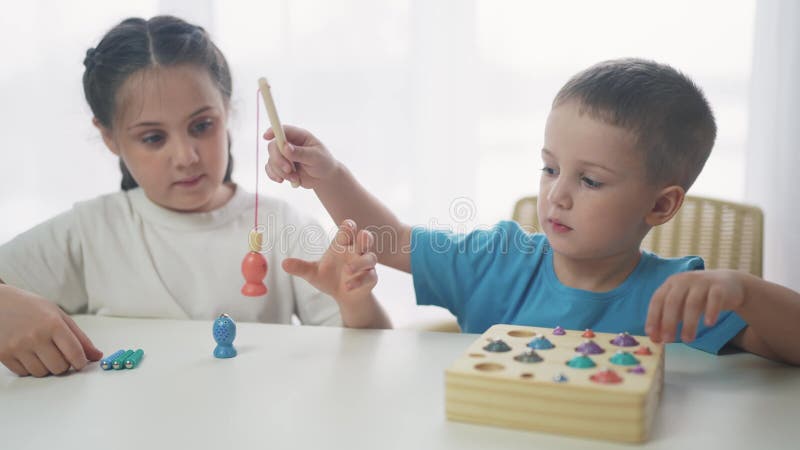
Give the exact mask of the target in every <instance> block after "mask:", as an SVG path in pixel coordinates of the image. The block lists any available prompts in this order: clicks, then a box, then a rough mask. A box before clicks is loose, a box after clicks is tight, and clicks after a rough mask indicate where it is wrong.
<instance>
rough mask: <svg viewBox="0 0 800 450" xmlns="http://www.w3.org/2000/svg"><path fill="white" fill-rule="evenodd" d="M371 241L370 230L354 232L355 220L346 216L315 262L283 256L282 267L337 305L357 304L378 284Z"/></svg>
mask: <svg viewBox="0 0 800 450" xmlns="http://www.w3.org/2000/svg"><path fill="white" fill-rule="evenodd" d="M374 244H375V238H374V237H373V236H372V234H371V233H370V232H368V231H366V230H361V231H358V229H357V227H356V223H355V222H354V221H352V220H349V219H348V220H345V221H344V222H342V224H341V225H340V226H339V231H338V232H337V233H336V238H334V240H333V242H332V243H331V245H330V246H329V247H328V250H327V251H326V252H325V254H324V255H322V258H321V259H320V260H319V261H304V260H302V259H297V258H286V259H284V260H283V264H282V265H283V270H285V271H286V272H287V273H289V274H291V275H296V276H299V277H302V278H303V279H305V280H306V281H308V282H309V283H311V285H312V286H314V287H315V288H317V289H319V290H320V291H322V292H324V293H326V294H328V295H330V296H331V297H333V298H334V299H335V300H336V301H337V302H338V303H339V304H340V306H344V307H351V306H353V307H357V304H358V303H360V302H362V301H368V299H370V298H371V296H370V294H371V293H372V288H374V287H375V285H376V284H377V283H378V275H377V274H376V273H375V264H376V263H377V262H378V257H377V256H376V255H375V253H373V252H372V251H371V249H372V247H373V245H374Z"/></svg>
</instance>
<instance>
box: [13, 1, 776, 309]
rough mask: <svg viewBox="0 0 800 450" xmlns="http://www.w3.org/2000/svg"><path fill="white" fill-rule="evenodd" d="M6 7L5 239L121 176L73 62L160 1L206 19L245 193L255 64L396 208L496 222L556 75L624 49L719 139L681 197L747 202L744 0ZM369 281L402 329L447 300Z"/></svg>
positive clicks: (385, 274)
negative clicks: (651, 66) (655, 66)
mask: <svg viewBox="0 0 800 450" xmlns="http://www.w3.org/2000/svg"><path fill="white" fill-rule="evenodd" d="M5 3H6V4H8V3H13V7H12V6H6V7H4V8H3V11H4V12H10V11H12V10H13V14H11V13H9V14H0V42H3V43H4V46H3V49H4V56H3V57H4V59H3V61H4V64H3V67H2V70H0V100H1V101H0V127H2V131H3V133H2V135H3V137H4V140H3V142H2V144H0V242H5V241H6V240H8V239H11V238H12V237H13V236H14V235H16V234H17V233H19V232H21V231H23V230H25V229H28V228H30V227H31V226H33V225H35V224H36V223H38V222H41V221H43V220H45V219H47V218H49V217H52V216H53V215H55V214H57V213H58V212H60V211H63V210H65V209H67V208H69V207H71V206H72V204H73V203H74V202H76V201H79V200H82V199H86V198H91V197H94V196H97V195H101V194H103V193H106V192H110V191H114V190H117V189H118V188H119V177H120V175H119V169H118V168H117V167H116V160H115V158H114V157H113V155H111V154H110V153H109V152H108V151H107V150H106V149H105V148H104V147H103V144H102V141H101V140H100V138H99V136H98V134H97V132H96V131H95V130H94V129H93V128H92V126H91V124H90V120H91V117H90V115H91V114H90V112H89V109H88V107H87V106H86V104H85V101H84V99H83V93H82V91H81V74H82V70H83V67H82V65H81V61H82V60H83V55H84V53H85V51H86V49H87V48H88V47H90V46H94V45H96V43H97V40H98V39H99V38H100V37H101V36H102V35H103V33H104V32H105V31H107V30H108V29H109V28H110V27H111V26H113V25H114V24H116V23H117V22H119V21H120V20H122V19H123V18H125V17H128V16H132V15H133V16H142V17H150V16H152V15H155V14H163V13H170V14H176V15H178V16H181V17H183V18H186V19H187V20H189V21H191V22H194V23H197V24H200V25H202V26H203V27H205V28H206V29H207V30H208V31H209V32H210V33H211V35H212V37H213V38H214V40H215V42H216V43H217V44H218V45H219V47H220V48H221V49H222V51H223V52H224V53H225V55H226V57H227V59H228V61H229V63H230V65H231V69H232V71H233V77H234V98H233V105H232V106H233V117H232V121H231V123H230V130H231V134H232V136H233V144H234V145H233V152H234V159H235V162H236V164H235V170H234V174H233V176H234V180H236V181H237V182H239V183H241V185H242V186H243V187H244V188H245V189H248V190H252V189H253V187H254V182H255V172H256V170H260V168H261V166H263V163H264V160H263V157H262V160H261V163H260V165H259V166H256V164H255V160H254V139H255V124H254V121H255V105H256V97H255V93H256V83H255V80H256V79H257V78H258V77H259V76H267V77H269V79H270V82H271V83H272V85H273V94H274V96H275V100H276V103H277V107H278V110H279V112H280V115H281V118H282V120H283V121H284V122H285V123H291V124H297V125H301V126H304V127H307V128H309V129H310V130H312V131H314V132H315V133H316V134H317V135H318V136H319V137H320V138H321V139H323V141H324V142H325V143H326V144H327V145H328V146H329V148H330V149H331V150H332V151H333V152H334V154H335V155H336V156H337V157H339V158H340V159H342V160H343V161H345V162H346V163H347V164H348V165H349V166H350V167H351V169H352V170H353V172H354V173H356V175H357V176H358V177H359V179H360V180H361V181H362V182H363V183H364V184H365V185H366V186H367V187H368V188H369V189H370V190H372V191H373V192H374V193H375V194H376V195H377V196H378V197H379V198H381V199H382V200H383V201H384V202H385V203H386V204H387V205H389V207H390V208H392V209H393V210H394V211H395V212H396V213H397V214H398V216H399V217H401V218H403V219H404V220H406V221H408V222H409V223H412V224H421V225H426V226H431V227H440V226H448V227H451V228H454V229H456V230H460V231H467V230H469V229H471V228H472V227H475V226H489V225H491V224H493V223H495V222H496V221H498V220H500V219H503V218H508V217H509V216H510V214H511V208H512V206H513V204H514V201H515V200H516V199H518V198H519V197H522V196H525V195H530V194H535V193H536V192H537V189H538V178H539V169H540V168H541V166H540V159H539V151H540V148H541V143H542V134H543V129H544V123H545V119H546V116H547V113H548V111H549V106H550V102H551V101H552V98H553V96H554V95H555V93H556V91H557V90H558V89H559V87H560V86H561V85H562V84H563V83H564V82H565V81H566V80H567V79H568V78H569V77H570V76H571V75H573V74H574V73H575V72H577V71H579V70H581V69H583V68H585V67H587V66H589V65H590V64H593V63H595V62H598V61H601V60H604V59H609V58H616V57H622V56H637V57H645V58H650V59H655V60H657V61H661V62H665V63H668V64H671V65H673V66H675V67H677V68H679V69H681V70H682V71H684V72H685V73H687V74H689V75H690V76H691V77H692V78H693V79H695V81H697V83H698V84H699V85H700V86H702V87H703V89H704V90H705V92H706V94H707V96H708V97H709V100H710V102H711V104H712V105H713V107H714V110H715V114H716V117H717V120H718V125H719V135H718V140H717V145H716V146H715V149H714V151H713V152H712V155H711V158H710V159H709V161H708V164H707V165H706V168H705V169H704V171H703V174H701V176H700V177H699V178H698V180H697V183H696V184H695V186H694V187H693V188H692V193H695V194H699V195H709V196H715V197H721V198H726V199H731V200H737V201H741V200H743V199H744V190H745V188H744V182H743V181H742V180H743V179H744V161H745V158H744V148H745V143H746V130H747V123H748V117H747V92H748V85H749V76H750V64H751V53H750V52H751V46H752V43H753V40H752V28H753V22H754V21H753V14H754V10H755V6H754V2H753V1H752V0H747V1H738V2H729V1H727V0H708V1H703V2H697V1H693V0H658V1H656V0H652V1H640V0H617V1H614V2H597V1H593V0H585V1H580V0H565V1H559V2H538V1H529V0H380V1H375V0H259V1H236V0H226V1H218V0H200V1H191V0H149V1H141V2H140V1H137V2H108V1H105V0H80V1H78V0H76V1H75V2H60V1H57V0H38V1H37V0H28V1H21V0H20V1H14V2H5ZM786 117H787V119H788V117H790V116H788V115H787V116H786ZM262 118H264V116H263V115H262ZM265 125H266V123H265V122H262V126H265ZM260 180H261V185H260V190H261V192H262V193H266V194H268V195H274V196H278V197H281V198H284V199H287V200H288V201H290V202H292V203H294V204H295V205H297V206H298V207H300V208H302V209H305V210H307V211H308V212H309V213H311V214H312V215H315V216H316V217H318V218H319V219H320V220H322V221H323V223H326V224H328V225H332V224H330V223H329V222H326V221H328V220H329V219H328V218H327V215H326V213H325V211H324V209H323V208H322V207H321V206H320V205H319V202H318V201H317V200H316V198H315V196H314V195H313V193H311V192H308V191H304V190H303V191H301V190H293V189H291V188H290V187H289V186H288V185H287V184H284V185H281V186H278V185H275V184H274V183H271V182H268V181H267V180H266V177H264V176H263V175H262V177H261V178H260ZM768 236H769V234H768ZM379 275H380V283H379V284H378V288H377V292H378V295H379V296H380V297H381V298H383V299H384V300H385V301H386V303H387V304H388V305H389V307H390V309H391V311H390V312H391V314H392V316H393V319H395V320H396V322H397V323H398V324H399V325H402V324H404V323H407V322H413V321H418V320H420V318H421V315H422V317H424V316H425V315H426V314H430V315H433V316H434V317H436V315H438V314H440V311H438V310H437V311H436V312H434V313H428V312H427V311H424V310H423V312H420V310H419V309H418V308H416V307H415V306H414V303H413V298H414V297H413V295H414V294H413V289H412V285H411V280H410V278H409V277H408V276H406V275H403V274H398V273H395V272H393V271H391V270H389V269H383V268H381V269H380V270H379Z"/></svg>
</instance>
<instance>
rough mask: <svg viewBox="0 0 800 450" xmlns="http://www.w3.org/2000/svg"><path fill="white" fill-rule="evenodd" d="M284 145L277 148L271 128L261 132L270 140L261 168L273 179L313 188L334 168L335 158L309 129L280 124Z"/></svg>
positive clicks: (332, 171)
mask: <svg viewBox="0 0 800 450" xmlns="http://www.w3.org/2000/svg"><path fill="white" fill-rule="evenodd" d="M283 131H284V134H286V145H285V146H284V148H282V149H279V148H278V141H277V140H276V139H275V133H274V132H273V131H272V128H270V129H269V130H267V132H266V133H264V139H267V140H272V142H270V143H269V145H268V146H267V149H268V151H269V160H268V161H267V165H266V166H265V167H264V169H265V170H266V172H267V176H268V177H269V178H270V179H271V180H272V181H275V182H277V183H283V180H289V181H290V182H292V183H296V184H299V185H300V186H303V187H304V188H306V189H315V188H316V187H317V186H319V184H320V183H321V182H323V181H325V180H327V179H328V178H329V177H330V176H332V175H333V174H334V172H335V171H336V167H337V165H338V162H337V161H336V159H334V157H333V155H331V153H330V152H329V151H328V149H327V148H325V145H324V144H323V143H322V142H320V141H319V139H317V138H316V137H314V135H313V134H311V133H310V132H308V131H306V130H304V129H302V128H298V127H294V126H291V125H284V126H283Z"/></svg>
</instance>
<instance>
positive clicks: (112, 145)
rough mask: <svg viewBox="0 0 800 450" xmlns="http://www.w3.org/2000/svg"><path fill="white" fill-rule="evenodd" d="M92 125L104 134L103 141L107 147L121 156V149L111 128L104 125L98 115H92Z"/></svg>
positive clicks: (101, 134)
mask: <svg viewBox="0 0 800 450" xmlns="http://www.w3.org/2000/svg"><path fill="white" fill-rule="evenodd" d="M92 125H94V127H95V128H97V130H98V131H99V132H100V136H103V142H104V143H105V144H106V147H108V149H109V150H111V153H113V154H115V155H117V156H119V149H118V148H117V143H116V142H115V141H114V136H113V135H112V133H111V130H109V129H108V128H106V127H104V126H103V124H101V123H100V121H99V120H97V117H92Z"/></svg>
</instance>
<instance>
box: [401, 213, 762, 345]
mask: <svg viewBox="0 0 800 450" xmlns="http://www.w3.org/2000/svg"><path fill="white" fill-rule="evenodd" d="M703 268H704V267H703V260H702V259H701V258H699V257H697V256H688V257H683V258H661V257H659V256H657V255H654V254H653V253H650V252H647V251H642V257H641V259H640V260H639V263H638V264H637V266H636V268H635V269H634V270H633V272H632V273H631V274H630V275H629V276H628V278H627V279H626V280H625V281H624V282H622V284H620V285H619V286H617V287H616V288H615V289H613V290H611V291H608V292H591V291H586V290H582V289H574V288H571V287H568V286H565V285H563V284H561V282H560V281H559V280H558V278H557V277H556V274H555V271H554V269H553V255H552V252H551V251H550V247H549V244H548V241H547V237H546V236H545V235H544V234H539V233H537V234H530V233H527V232H525V231H524V230H523V229H522V228H521V227H520V226H519V224H517V223H516V222H509V221H504V222H500V223H499V224H497V225H496V226H495V227H494V228H492V229H490V230H476V231H473V232H471V233H469V234H453V233H451V232H449V231H439V230H429V229H425V228H418V227H415V228H413V229H412V233H411V273H412V275H413V278H414V289H415V291H416V295H417V303H418V304H420V305H437V306H441V307H444V308H447V309H448V310H450V312H451V313H453V315H455V316H456V317H457V318H458V324H459V325H460V326H461V329H462V330H463V331H464V332H468V333H483V332H484V331H486V329H488V328H489V327H490V326H492V325H494V324H497V323H506V324H517V325H528V326H537V327H548V328H552V327H555V326H557V325H560V326H562V327H564V328H567V329H573V330H583V329H586V328H591V329H593V330H594V331H598V332H604V333H620V332H623V331H627V332H629V333H631V334H635V335H644V334H645V332H644V324H645V321H646V320H647V309H648V305H649V304H650V298H651V297H652V296H653V293H654V292H655V291H656V289H658V287H659V286H661V284H662V283H663V282H664V281H665V280H666V279H667V278H668V277H669V276H670V275H672V274H675V273H678V272H684V271H687V270H701V269H703ZM746 325H747V324H746V323H745V322H744V320H742V318H741V317H739V316H738V315H737V314H735V313H733V312H732V311H726V312H723V313H722V314H720V316H719V319H718V321H717V323H716V325H714V326H713V327H706V326H705V325H703V321H702V318H701V321H700V323H699V324H698V329H697V337H696V339H695V340H694V341H692V342H690V343H689V344H688V345H691V346H692V347H695V348H697V349H700V350H703V351H706V352H710V353H718V352H719V350H720V349H721V348H722V347H723V346H724V345H725V344H726V343H727V342H728V341H730V340H731V339H732V338H733V337H734V336H736V334H737V333H739V332H740V331H741V330H742V329H743V328H744V327H745V326H746ZM678 336H679V337H680V328H679V329H678Z"/></svg>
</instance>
